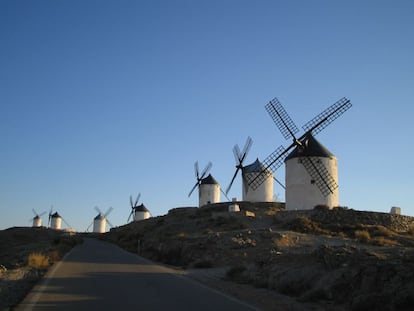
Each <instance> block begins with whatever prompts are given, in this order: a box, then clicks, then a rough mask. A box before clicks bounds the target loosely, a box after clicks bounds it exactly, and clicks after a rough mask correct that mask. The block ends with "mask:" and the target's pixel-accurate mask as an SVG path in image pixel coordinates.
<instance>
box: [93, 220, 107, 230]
mask: <svg viewBox="0 0 414 311" xmlns="http://www.w3.org/2000/svg"><path fill="white" fill-rule="evenodd" d="M105 231H106V218H105V217H98V218H95V219H94V220H93V232H95V233H105Z"/></svg>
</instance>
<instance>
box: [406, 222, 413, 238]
mask: <svg viewBox="0 0 414 311" xmlns="http://www.w3.org/2000/svg"><path fill="white" fill-rule="evenodd" d="M407 232H408V234H409V235H411V236H414V224H411V225H410V227H409V228H408V231H407Z"/></svg>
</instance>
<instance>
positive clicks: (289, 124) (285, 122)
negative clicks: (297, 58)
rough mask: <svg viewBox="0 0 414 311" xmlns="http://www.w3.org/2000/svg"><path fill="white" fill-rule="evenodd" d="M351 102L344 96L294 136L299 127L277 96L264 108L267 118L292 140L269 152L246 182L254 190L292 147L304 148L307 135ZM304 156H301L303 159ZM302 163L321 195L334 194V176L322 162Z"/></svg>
mask: <svg viewBox="0 0 414 311" xmlns="http://www.w3.org/2000/svg"><path fill="white" fill-rule="evenodd" d="M351 106H352V104H351V101H350V100H349V99H347V98H345V97H343V98H341V99H340V100H338V101H337V102H336V103H334V104H333V105H331V106H330V107H328V108H327V109H325V110H324V111H323V112H322V113H320V114H319V115H317V116H316V117H315V118H313V119H312V120H310V121H309V122H308V123H306V124H305V125H304V126H303V127H302V128H303V130H304V131H305V133H304V134H303V135H302V136H301V137H300V138H299V139H297V138H296V137H295V134H296V133H297V132H298V129H297V127H296V125H295V124H294V122H293V121H292V119H291V118H290V117H289V115H288V114H287V112H286V111H285V109H284V108H283V106H282V105H281V104H280V102H279V100H278V99H277V98H274V99H273V100H272V101H270V102H269V103H268V104H267V105H266V106H265V108H266V110H267V112H268V113H269V115H270V117H271V118H272V120H273V121H274V123H275V124H276V126H277V127H278V128H279V130H280V132H281V133H282V135H283V136H284V137H285V138H286V139H288V138H289V137H291V138H293V143H292V144H291V145H290V146H289V147H287V148H286V149H284V148H283V147H282V146H280V147H279V148H278V149H276V150H275V151H274V152H273V153H272V154H270V155H269V156H268V157H267V158H266V159H265V161H264V163H263V164H264V166H265V168H264V169H263V170H262V171H261V172H260V173H259V174H258V175H257V176H255V177H254V178H251V180H249V185H250V186H251V187H252V188H253V189H257V188H258V187H259V186H260V185H261V184H262V183H263V182H264V181H265V180H266V178H267V177H269V176H270V172H269V170H270V171H272V172H274V171H275V170H276V169H278V168H279V167H280V166H281V165H282V164H283V162H284V160H285V159H286V157H287V155H288V152H289V151H290V150H291V149H292V148H294V147H298V148H302V150H303V149H305V148H306V140H307V139H308V136H309V135H311V134H312V135H316V134H318V133H319V132H321V131H322V130H323V129H324V128H326V127H327V126H328V125H329V124H331V123H332V122H333V121H334V120H336V119H337V118H338V117H339V116H340V115H342V114H343V113H344V112H345V111H346V110H348V109H349V108H351ZM306 158H307V157H302V159H306ZM302 164H303V165H304V166H305V169H306V170H307V172H308V173H309V175H310V176H311V177H312V178H313V180H315V183H316V185H317V186H318V188H319V190H320V191H321V192H322V194H323V195H325V196H327V195H328V194H329V193H333V190H335V189H336V188H337V187H338V185H337V184H336V182H335V180H334V179H333V177H332V176H331V175H330V173H329V172H328V171H327V169H326V168H325V167H324V166H323V165H318V166H317V165H316V164H315V163H313V161H312V160H310V159H308V160H304V161H303V162H302Z"/></svg>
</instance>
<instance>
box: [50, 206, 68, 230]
mask: <svg viewBox="0 0 414 311" xmlns="http://www.w3.org/2000/svg"><path fill="white" fill-rule="evenodd" d="M62 221H63V222H64V223H65V224H66V225H67V226H68V228H70V225H69V224H68V223H67V222H66V221H65V220H64V219H63V217H62V216H60V215H59V213H58V212H54V213H53V206H52V207H51V208H50V212H49V220H48V226H49V227H50V228H51V229H55V230H60V229H62Z"/></svg>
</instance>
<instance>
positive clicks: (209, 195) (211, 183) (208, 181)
mask: <svg viewBox="0 0 414 311" xmlns="http://www.w3.org/2000/svg"><path fill="white" fill-rule="evenodd" d="M198 191H199V192H198V198H199V200H198V206H199V207H201V206H204V205H206V204H210V203H218V202H220V185H219V183H218V182H217V181H216V180H215V179H214V178H213V176H211V174H209V175H208V176H207V177H206V178H203V179H202V180H201V182H200V186H199V190H198Z"/></svg>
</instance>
